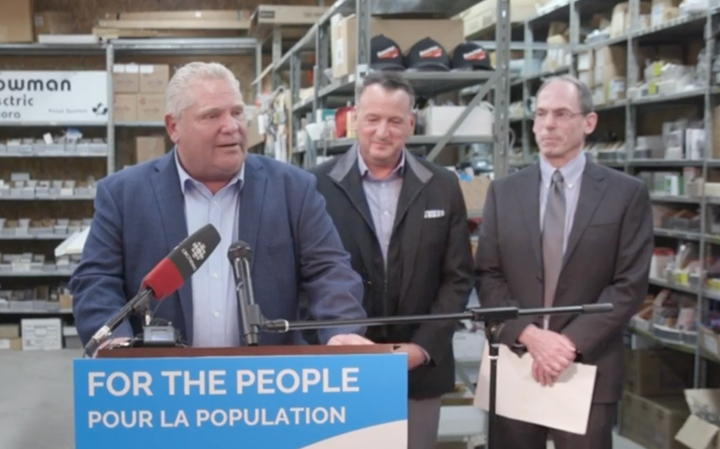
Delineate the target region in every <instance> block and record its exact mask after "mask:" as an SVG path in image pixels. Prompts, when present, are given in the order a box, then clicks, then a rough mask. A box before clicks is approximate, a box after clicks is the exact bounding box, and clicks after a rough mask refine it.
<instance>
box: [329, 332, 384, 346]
mask: <svg viewBox="0 0 720 449" xmlns="http://www.w3.org/2000/svg"><path fill="white" fill-rule="evenodd" d="M327 344H328V345H329V346H358V345H374V344H375V343H373V342H372V341H370V340H368V339H367V338H365V337H362V336H360V335H357V334H340V335H335V336H334V337H332V338H330V340H329V341H328V343H327Z"/></svg>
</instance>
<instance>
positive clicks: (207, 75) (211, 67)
mask: <svg viewBox="0 0 720 449" xmlns="http://www.w3.org/2000/svg"><path fill="white" fill-rule="evenodd" d="M211 79H212V80H217V79H224V80H227V81H228V82H229V83H230V84H231V85H232V86H233V87H234V88H235V89H236V90H237V93H238V96H239V97H240V100H241V101H242V93H241V91H240V82H239V81H238V80H237V78H236V77H235V75H234V74H233V73H232V72H231V71H230V69H228V68H227V67H225V66H224V65H222V64H220V63H217V62H190V63H188V64H185V65H184V66H182V67H180V68H179V69H178V70H177V71H176V72H175V73H174V74H173V76H172V78H171V79H170V82H169V83H168V87H167V92H166V97H165V98H166V99H165V110H166V112H167V113H168V114H170V115H172V116H173V117H175V118H179V117H180V116H181V115H182V113H183V112H184V111H185V110H186V109H187V108H189V107H190V106H191V105H192V103H193V101H195V99H194V98H192V96H191V95H189V94H188V90H189V89H190V86H191V85H192V84H193V83H195V82H197V81H199V80H211Z"/></svg>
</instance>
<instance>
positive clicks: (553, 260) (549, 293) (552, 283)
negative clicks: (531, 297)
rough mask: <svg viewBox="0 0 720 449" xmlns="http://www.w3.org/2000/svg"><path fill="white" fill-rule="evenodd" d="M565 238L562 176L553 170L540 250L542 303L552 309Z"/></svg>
mask: <svg viewBox="0 0 720 449" xmlns="http://www.w3.org/2000/svg"><path fill="white" fill-rule="evenodd" d="M564 236H565V194H564V192H563V176H562V174H561V173H560V171H559V170H555V173H553V176H552V183H551V184H550V189H549V191H548V197H547V204H546V205H545V216H544V217H543V233H542V249H543V279H544V282H543V283H544V292H543V303H544V306H545V307H552V305H553V300H554V298H555V289H556V287H557V283H558V278H559V277H560V267H561V265H562V260H563V240H564Z"/></svg>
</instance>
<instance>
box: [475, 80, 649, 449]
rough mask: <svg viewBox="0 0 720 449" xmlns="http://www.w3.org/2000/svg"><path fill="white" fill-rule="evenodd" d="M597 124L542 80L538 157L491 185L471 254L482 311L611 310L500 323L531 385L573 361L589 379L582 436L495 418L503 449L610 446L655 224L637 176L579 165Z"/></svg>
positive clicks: (584, 101)
mask: <svg viewBox="0 0 720 449" xmlns="http://www.w3.org/2000/svg"><path fill="white" fill-rule="evenodd" d="M596 125H597V114H595V113H594V112H593V104H592V94H591V92H590V91H589V89H588V88H587V87H586V86H585V85H584V84H583V83H582V82H580V81H578V80H577V78H574V77H570V76H563V77H558V78H553V79H550V80H548V81H546V82H545V83H544V84H543V85H542V86H541V88H540V90H539V91H538V94H537V108H536V111H535V114H534V125H533V132H534V133H535V137H536V140H537V143H538V146H539V148H540V154H541V157H540V162H539V163H538V164H534V165H532V166H530V167H528V168H526V169H524V170H522V171H520V172H518V173H515V174H513V175H510V176H507V177H504V178H500V179H497V180H495V181H493V182H492V183H491V185H490V187H489V189H488V193H487V199H486V202H485V210H484V214H483V225H482V228H481V233H480V239H479V242H478V249H477V253H476V281H477V288H478V291H479V292H480V300H481V302H482V305H483V307H498V306H514V307H521V308H523V307H543V306H544V307H550V306H569V305H580V304H589V303H611V304H613V305H614V310H613V311H612V312H611V313H605V314H593V315H577V316H571V315H555V316H552V317H550V318H549V319H548V318H546V317H540V318H532V317H523V318H520V319H518V320H514V321H509V322H507V323H506V324H505V325H504V327H503V328H502V330H501V331H500V335H499V337H500V341H501V342H502V343H503V344H505V345H507V346H510V347H511V348H514V349H516V350H517V351H528V352H530V354H531V356H532V358H533V368H532V375H533V378H534V379H535V380H536V381H538V382H540V383H542V384H543V385H552V383H553V382H554V381H555V380H556V379H557V377H558V376H559V375H560V374H561V373H562V372H563V371H564V370H565V369H566V368H567V367H568V366H570V364H571V363H573V362H576V361H579V362H582V363H587V364H592V365H596V366H597V369H598V372H597V380H596V384H595V390H594V396H593V404H592V408H591V411H590V418H589V423H588V428H587V432H586V434H585V435H575V434H570V433H566V432H561V431H557V430H554V429H546V428H542V427H540V426H536V425H533V424H529V423H524V422H519V421H514V420H511V419H508V418H504V417H499V418H498V426H497V429H496V432H497V433H496V436H497V438H498V440H497V441H498V444H499V447H502V448H503V449H514V448H517V449H540V448H543V449H544V448H545V447H546V441H547V436H548V432H549V434H550V435H551V436H552V438H553V440H554V442H555V447H556V448H557V449H609V448H611V447H612V427H613V425H614V422H615V414H616V406H617V402H618V400H619V399H620V395H621V391H622V383H623V375H624V372H623V368H624V367H623V343H622V331H623V328H624V327H625V325H626V324H627V322H628V321H629V319H630V318H631V317H632V315H633V314H634V313H635V312H636V311H637V310H638V308H639V307H640V304H641V303H642V301H643V298H644V297H645V294H646V293H647V286H648V274H649V269H650V259H651V256H652V251H653V224H652V210H651V206H650V197H649V194H648V191H647V188H646V187H645V185H644V184H643V183H642V182H641V181H640V180H638V179H636V178H633V177H630V176H628V175H626V174H623V173H621V172H618V171H615V170H613V169H610V168H607V167H603V166H600V165H597V164H595V163H593V162H591V161H589V160H586V158H585V154H584V153H583V148H584V145H585V138H586V136H587V135H588V134H590V133H592V132H593V131H594V129H595V126H596ZM552 406H553V404H548V407H552Z"/></svg>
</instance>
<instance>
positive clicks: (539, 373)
mask: <svg viewBox="0 0 720 449" xmlns="http://www.w3.org/2000/svg"><path fill="white" fill-rule="evenodd" d="M532 376H533V379H535V381H536V382H537V383H539V384H540V385H542V386H543V387H552V386H553V384H554V383H555V381H556V380H557V377H555V376H553V375H551V374H550V373H549V372H547V371H545V368H543V367H542V366H541V365H540V364H539V363H538V362H537V360H533V364H532Z"/></svg>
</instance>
